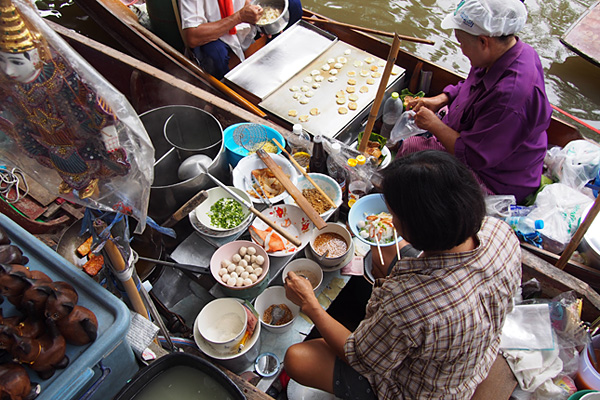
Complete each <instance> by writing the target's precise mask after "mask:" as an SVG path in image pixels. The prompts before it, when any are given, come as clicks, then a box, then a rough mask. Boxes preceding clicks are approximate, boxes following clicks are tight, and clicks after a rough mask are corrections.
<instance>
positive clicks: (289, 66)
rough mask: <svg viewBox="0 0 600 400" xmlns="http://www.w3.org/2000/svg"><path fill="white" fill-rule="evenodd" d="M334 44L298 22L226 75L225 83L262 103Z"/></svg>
mask: <svg viewBox="0 0 600 400" xmlns="http://www.w3.org/2000/svg"><path fill="white" fill-rule="evenodd" d="M335 41H337V37H336V36H334V35H332V34H331V33H329V32H326V31H324V30H322V29H320V28H317V27H316V26H314V25H312V24H309V23H307V22H304V21H299V22H297V23H296V24H294V25H292V26H291V27H289V28H288V29H286V30H285V31H284V32H283V33H281V34H280V35H279V36H277V37H276V38H275V39H273V40H272V41H271V42H269V43H268V44H267V45H266V46H264V47H263V48H261V49H260V50H258V51H257V52H256V53H254V54H253V55H252V56H250V57H248V59H246V60H245V61H244V62H243V63H241V64H239V65H238V66H237V67H235V68H234V69H232V70H231V71H229V72H228V73H227V75H225V79H226V80H227V81H230V82H232V83H233V84H235V85H237V86H239V87H241V88H243V89H245V90H247V91H248V92H250V93H252V94H254V95H256V96H257V97H259V98H260V99H263V98H264V97H266V96H267V95H268V94H269V93H271V92H272V91H273V90H275V89H277V88H278V87H279V86H281V84H283V83H284V82H286V81H287V80H289V79H290V78H291V77H292V76H294V75H295V74H296V73H298V71H300V70H301V69H302V68H304V66H306V64H308V63H310V62H311V61H313V60H314V59H315V58H316V57H318V56H319V55H320V54H321V53H322V52H323V51H325V50H326V49H327V48H329V47H330V46H331V45H332V44H333V43H335Z"/></svg>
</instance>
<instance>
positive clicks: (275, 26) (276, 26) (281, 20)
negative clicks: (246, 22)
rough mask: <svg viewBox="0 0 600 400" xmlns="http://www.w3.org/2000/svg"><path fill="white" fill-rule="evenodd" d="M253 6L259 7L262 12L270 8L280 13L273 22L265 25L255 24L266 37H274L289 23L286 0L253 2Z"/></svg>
mask: <svg viewBox="0 0 600 400" xmlns="http://www.w3.org/2000/svg"><path fill="white" fill-rule="evenodd" d="M254 4H258V5H260V6H261V7H262V8H263V10H265V9H266V8H267V7H272V8H275V9H277V10H279V11H280V12H281V14H280V15H279V17H277V19H275V20H274V21H271V22H269V23H266V24H257V25H256V26H258V29H259V30H260V31H261V32H262V33H264V34H266V35H275V34H276V33H279V32H281V31H282V30H283V28H285V27H286V26H287V24H288V22H289V21H290V12H289V9H288V7H289V3H288V0H255V1H254Z"/></svg>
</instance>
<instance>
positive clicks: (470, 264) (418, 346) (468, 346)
mask: <svg viewBox="0 0 600 400" xmlns="http://www.w3.org/2000/svg"><path fill="white" fill-rule="evenodd" d="M477 237H478V240H479V244H478V246H477V248H476V249H474V250H471V251H467V252H463V253H455V254H442V255H437V256H432V257H426V258H409V259H404V260H400V261H399V262H398V263H397V264H396V266H395V267H394V269H393V270H392V272H391V274H390V275H389V276H388V277H387V278H385V279H378V280H377V281H376V282H375V286H374V288H373V293H372V295H371V298H370V300H369V303H368V305H367V310H366V317H365V319H364V320H363V321H362V322H361V324H360V326H359V327H358V328H357V329H356V331H354V332H353V333H352V334H351V335H350V337H349V338H348V340H347V341H346V344H345V353H346V357H347V358H348V361H349V363H350V365H351V366H352V367H353V368H354V369H355V370H357V371H358V372H359V373H360V374H362V375H364V376H365V377H367V378H368V379H369V381H370V382H371V386H372V387H373V389H374V390H375V392H376V393H377V396H378V399H379V400H383V399H394V400H398V399H470V398H471V395H472V394H473V391H474V390H475V388H476V387H477V385H478V384H479V383H480V382H481V381H482V380H483V379H484V378H485V377H486V376H487V374H488V372H489V369H490V367H491V366H492V363H493V362H494V360H495V357H496V354H497V352H498V345H499V343H500V337H499V335H500V331H501V328H502V324H503V323H504V318H505V316H506V314H507V313H508V312H509V311H510V310H511V309H512V298H513V296H514V295H515V294H516V292H517V290H518V288H519V285H520V282H521V250H520V247H519V241H518V239H517V237H516V236H515V234H514V233H513V232H512V230H511V229H510V227H509V226H508V225H507V224H506V223H504V222H502V221H499V220H497V219H494V218H485V220H484V222H483V224H482V228H481V230H480V231H479V233H478V234H477Z"/></svg>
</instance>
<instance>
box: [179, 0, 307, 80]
mask: <svg viewBox="0 0 600 400" xmlns="http://www.w3.org/2000/svg"><path fill="white" fill-rule="evenodd" d="M179 7H180V13H181V25H182V29H183V36H184V39H185V42H186V44H187V46H188V47H189V48H190V49H192V51H193V53H194V55H195V57H196V59H197V61H198V63H199V64H200V66H201V67H202V68H203V69H204V70H205V71H206V72H208V73H210V74H211V75H213V76H214V77H216V78H217V79H222V78H223V76H225V74H226V73H227V72H229V51H232V52H233V53H234V54H235V55H236V56H237V57H238V58H239V59H240V60H241V61H243V60H244V58H245V57H244V51H245V50H246V49H247V48H248V47H249V46H250V45H251V44H252V43H253V42H254V39H255V38H256V36H257V33H258V30H257V28H256V23H257V22H258V20H259V19H260V17H261V16H262V13H263V9H262V7H261V6H260V5H258V4H252V2H251V1H250V0H180V2H179ZM288 10H289V15H290V18H289V22H288V25H287V26H291V25H292V24H294V23H295V22H297V21H299V20H300V18H301V17H302V4H301V3H300V0H289V5H288Z"/></svg>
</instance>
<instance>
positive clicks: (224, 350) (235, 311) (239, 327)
mask: <svg viewBox="0 0 600 400" xmlns="http://www.w3.org/2000/svg"><path fill="white" fill-rule="evenodd" d="M247 323H248V316H247V315H246V309H245V308H244V306H243V305H242V304H241V303H240V302H239V301H237V299H232V298H228V297H223V298H220V299H215V300H213V301H211V302H210V303H208V304H206V305H205V306H204V307H203V308H202V310H201V311H200V314H198V316H197V317H196V321H195V322H194V325H196V326H197V327H198V332H199V333H200V335H201V336H202V337H203V338H204V340H205V341H206V343H207V344H208V346H209V347H211V348H212V349H213V350H214V351H215V352H217V353H219V354H229V353H232V352H234V351H236V350H237V346H238V344H239V343H240V341H241V340H242V337H243V336H244V333H246V324H247Z"/></svg>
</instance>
